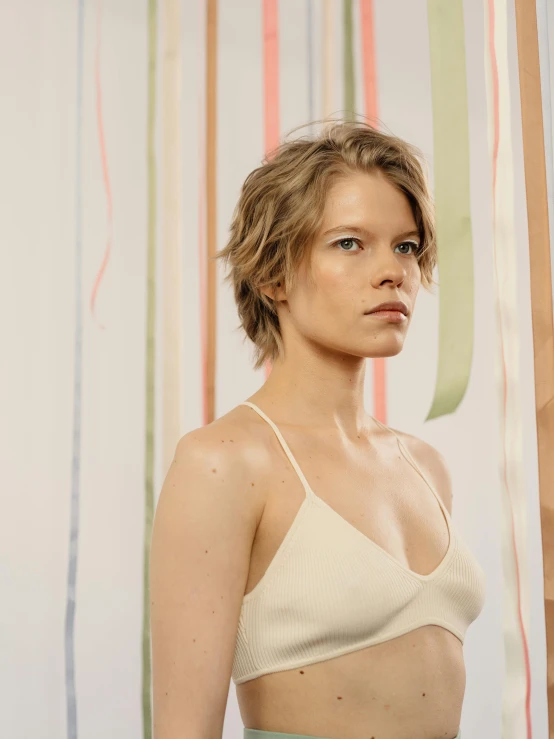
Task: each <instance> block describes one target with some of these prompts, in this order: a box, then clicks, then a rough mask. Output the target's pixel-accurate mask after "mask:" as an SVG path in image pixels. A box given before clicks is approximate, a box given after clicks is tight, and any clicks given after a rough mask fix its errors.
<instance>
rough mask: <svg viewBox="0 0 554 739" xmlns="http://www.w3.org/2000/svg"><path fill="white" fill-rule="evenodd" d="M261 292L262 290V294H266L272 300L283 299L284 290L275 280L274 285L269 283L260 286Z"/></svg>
mask: <svg viewBox="0 0 554 739" xmlns="http://www.w3.org/2000/svg"><path fill="white" fill-rule="evenodd" d="M260 290H261V292H263V294H264V295H267V297H268V298H271V300H273V301H274V302H275V301H277V300H284V299H285V297H286V296H285V291H284V290H283V289H282V288H281V283H280V282H277V283H276V284H275V286H273V285H271V286H269V287H262V288H260Z"/></svg>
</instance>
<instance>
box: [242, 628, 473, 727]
mask: <svg viewBox="0 0 554 739" xmlns="http://www.w3.org/2000/svg"><path fill="white" fill-rule="evenodd" d="M462 650H463V646H462V643H461V642H460V640H459V639H458V638H457V637H456V636H454V634H452V633H451V632H449V631H447V630H446V629H444V628H442V627H440V626H433V625H428V626H423V627H420V628H418V629H416V630H415V631H412V632H409V633H407V634H403V635H402V636H399V637H396V638H395V639H391V640H390V641H387V642H383V643H382V644H375V645H372V646H370V647H366V648H365V649H361V650H359V651H356V652H351V653H350V654H345V655H342V656H340V657H335V658H333V659H329V660H325V661H323V662H318V663H316V664H312V665H305V666H304V667H299V668H295V669H292V670H286V671H282V672H275V673H271V674H269V675H262V676H261V677H258V678H255V679H254V680H250V681H248V682H246V683H241V684H239V685H237V686H236V692H237V700H238V703H239V707H240V712H241V716H242V720H243V722H244V725H245V726H246V727H248V728H251V729H263V730H264V731H280V732H285V733H291V734H292V733H294V734H307V735H312V736H318V737H326V738H328V739H371V738H372V737H375V739H404V738H406V737H409V738H410V739H454V738H455V737H456V735H457V733H458V730H459V725H460V717H461V712H462V703H463V698H464V693H465V682H466V676H465V666H464V659H463V653H462Z"/></svg>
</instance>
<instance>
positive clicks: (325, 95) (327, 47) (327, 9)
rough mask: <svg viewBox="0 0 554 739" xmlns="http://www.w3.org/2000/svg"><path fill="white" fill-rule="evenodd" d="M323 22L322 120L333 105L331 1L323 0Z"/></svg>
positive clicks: (332, 109)
mask: <svg viewBox="0 0 554 739" xmlns="http://www.w3.org/2000/svg"><path fill="white" fill-rule="evenodd" d="M323 3H324V5H323V22H322V24H321V53H322V57H323V74H322V76H321V78H322V81H323V89H322V100H323V118H329V117H330V116H331V115H332V113H333V111H334V107H335V103H334V72H335V68H334V53H333V51H334V45H333V0H323Z"/></svg>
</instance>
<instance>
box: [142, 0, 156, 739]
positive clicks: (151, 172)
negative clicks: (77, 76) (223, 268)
mask: <svg viewBox="0 0 554 739" xmlns="http://www.w3.org/2000/svg"><path fill="white" fill-rule="evenodd" d="M157 51H158V7H157V0H148V79H147V85H148V88H147V92H148V97H147V124H146V167H147V178H148V179H147V184H148V190H147V197H148V241H147V274H146V408H145V411H146V418H145V432H146V437H145V440H144V442H145V480H144V493H145V500H144V579H143V620H142V732H143V737H144V739H151V737H152V700H151V681H152V669H151V664H150V596H149V583H150V542H151V538H152V522H153V519H154V435H155V412H154V411H155V409H154V401H155V397H154V393H155V359H156V346H155V338H156V216H157V211H156V198H157V178H156V166H157V159H156V71H157Z"/></svg>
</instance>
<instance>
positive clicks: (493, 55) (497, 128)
mask: <svg viewBox="0 0 554 739" xmlns="http://www.w3.org/2000/svg"><path fill="white" fill-rule="evenodd" d="M488 5H489V51H490V59H491V69H492V86H493V110H494V113H493V115H494V144H493V157H492V166H493V174H492V183H493V185H492V187H493V198H492V207H493V226H494V231H493V232H494V233H496V174H497V166H498V150H499V146H500V103H499V96H500V91H499V81H498V62H497V59H496V48H495V44H494V0H488ZM497 246H498V245H497V243H496V238H495V239H494V268H495V272H496V273H497V272H498V266H497ZM497 282H498V274H497ZM499 326H500V345H501V348H502V373H503V380H504V387H503V391H504V392H503V403H504V419H506V416H507V410H506V408H507V402H508V397H507V385H508V380H507V370H506V357H505V351H504V335H503V331H502V322H501V321H499ZM504 430H506V429H505V428H504ZM507 455H508V450H507V444H506V438H505V436H504V449H503V461H504V470H503V473H504V484H505V486H506V490H507V492H508V499H509V502H510V515H511V523H512V547H513V550H514V561H515V566H516V582H517V606H518V617H519V628H520V632H521V640H522V642H523V654H524V658H525V677H526V693H525V715H526V721H527V739H531V737H532V735H533V731H532V727H531V664H530V659H529V646H528V644H527V636H526V634H525V625H524V623H523V616H522V613H521V588H520V575H519V559H518V554H517V542H516V536H515V526H514V510H513V504H512V496H511V494H510V487H509V483H508V471H507V463H506V460H507Z"/></svg>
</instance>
